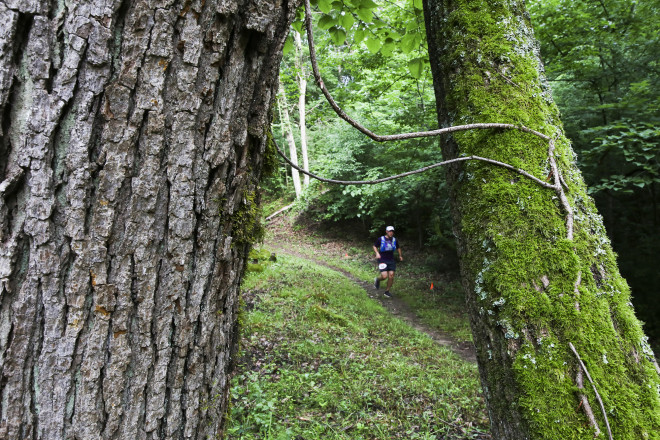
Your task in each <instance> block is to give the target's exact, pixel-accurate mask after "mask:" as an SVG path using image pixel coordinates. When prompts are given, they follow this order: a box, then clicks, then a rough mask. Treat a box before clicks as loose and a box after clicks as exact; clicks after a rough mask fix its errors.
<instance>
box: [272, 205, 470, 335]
mask: <svg viewBox="0 0 660 440" xmlns="http://www.w3.org/2000/svg"><path fill="white" fill-rule="evenodd" d="M372 242H373V240H370V238H369V236H368V235H366V234H361V233H360V232H356V231H355V228H352V227H351V226H346V225H345V226H341V227H330V228H327V227H319V226H318V225H316V224H313V223H305V222H304V221H302V222H297V223H296V222H295V221H294V220H292V219H291V218H283V219H281V220H279V221H278V223H277V224H276V225H275V226H274V227H271V228H270V229H269V231H268V234H267V245H268V243H279V244H282V243H286V244H287V245H288V246H290V247H291V248H293V249H295V251H296V252H297V253H299V254H302V255H307V256H309V257H310V258H314V259H317V260H318V259H321V260H323V261H326V262H327V263H329V264H331V265H332V266H336V267H339V268H342V269H344V270H346V271H348V272H350V273H352V274H353V275H354V276H356V277H357V278H359V279H361V280H364V281H373V279H374V277H375V276H376V273H377V271H376V266H375V259H374V253H373V250H372V248H371V243H372ZM401 242H402V243H403V246H404V247H403V256H404V261H403V262H402V263H398V264H397V272H396V278H395V283H394V286H393V289H392V291H393V292H394V293H395V295H397V297H399V298H401V299H402V300H403V301H404V302H405V303H406V304H407V305H408V307H409V308H410V309H411V310H412V311H413V312H414V313H415V314H416V315H417V317H418V318H419V320H420V321H421V322H423V323H424V324H426V325H428V326H430V327H432V328H435V329H437V330H439V331H442V332H444V333H447V334H449V335H451V336H452V337H453V338H454V339H456V340H457V341H470V342H471V341H472V333H471V331H470V325H469V321H468V317H467V313H466V309H465V301H464V297H463V291H462V287H461V285H460V281H459V275H458V270H457V268H453V269H452V270H446V269H445V270H440V269H441V268H443V266H442V260H443V258H442V255H440V256H439V255H438V251H434V250H428V249H424V250H420V249H417V248H415V247H414V246H411V245H410V242H409V241H407V240H405V238H403V239H401ZM431 286H432V287H433V288H431Z"/></svg>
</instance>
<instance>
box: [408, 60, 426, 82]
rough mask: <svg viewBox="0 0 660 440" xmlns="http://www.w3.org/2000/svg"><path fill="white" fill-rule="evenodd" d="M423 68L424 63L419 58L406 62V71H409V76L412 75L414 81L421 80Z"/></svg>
mask: <svg viewBox="0 0 660 440" xmlns="http://www.w3.org/2000/svg"><path fill="white" fill-rule="evenodd" d="M423 67H424V62H423V61H422V59H421V58H414V59H412V60H410V61H408V70H410V75H412V77H413V78H415V79H419V78H421V76H422V68H423Z"/></svg>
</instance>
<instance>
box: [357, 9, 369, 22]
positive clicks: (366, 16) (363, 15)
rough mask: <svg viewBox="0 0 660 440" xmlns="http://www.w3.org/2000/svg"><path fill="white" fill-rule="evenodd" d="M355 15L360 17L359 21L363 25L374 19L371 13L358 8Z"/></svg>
mask: <svg viewBox="0 0 660 440" xmlns="http://www.w3.org/2000/svg"><path fill="white" fill-rule="evenodd" d="M355 13H356V14H357V16H358V17H360V20H362V21H364V22H365V23H369V22H371V20H372V19H373V17H374V14H373V11H372V10H371V9H367V8H360V9H358V10H357V11H355Z"/></svg>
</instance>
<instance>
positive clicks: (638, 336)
mask: <svg viewBox="0 0 660 440" xmlns="http://www.w3.org/2000/svg"><path fill="white" fill-rule="evenodd" d="M424 8H425V15H426V22H427V32H428V40H429V51H430V57H431V65H432V70H433V76H434V85H435V89H436V97H437V103H438V114H439V122H440V125H441V126H450V125H459V124H468V123H478V122H502V123H513V124H521V125H525V126H528V127H530V128H532V129H535V130H538V131H540V132H543V133H545V134H547V135H550V136H557V142H556V144H557V150H556V153H555V156H556V157H557V161H558V165H559V169H560V171H561V174H562V175H563V176H564V179H565V180H566V183H567V187H568V189H567V195H568V201H569V203H570V206H571V207H572V209H573V211H574V212H575V233H574V238H573V239H572V240H571V239H570V238H569V237H568V235H567V223H566V221H565V220H566V212H565V211H564V210H563V209H562V207H561V205H560V203H559V201H558V200H557V197H556V194H555V192H553V191H552V190H549V189H545V188H542V187H541V186H540V185H538V184H536V183H534V182H533V181H531V180H529V179H526V178H521V177H520V176H518V175H516V174H513V173H511V172H510V171H507V170H505V169H503V168H497V167H493V166H491V165H489V164H484V163H482V162H471V163H464V165H459V166H456V167H454V168H452V169H451V170H450V171H449V172H448V179H449V182H450V187H451V198H452V202H453V208H452V209H453V218H454V228H455V233H456V236H457V239H458V249H459V254H460V258H461V270H462V276H463V284H464V287H465V292H466V295H467V304H468V308H469V313H470V320H471V325H472V331H473V335H474V340H475V344H476V346H477V353H478V362H479V370H480V375H481V380H482V385H483V389H484V394H485V397H486V400H487V404H488V408H489V412H490V415H491V422H492V430H493V434H494V436H495V438H497V439H511V440H520V439H549V440H556V439H568V438H570V439H577V438H584V439H592V438H593V437H594V432H595V431H598V430H600V431H601V437H600V438H607V434H605V432H606V423H605V417H604V416H603V414H602V413H601V410H600V407H599V403H598V401H597V400H596V397H595V394H594V391H593V390H592V388H591V384H590V383H589V382H588V381H587V379H586V375H585V374H584V373H583V372H582V370H581V369H580V367H579V365H578V360H577V359H576V356H575V354H574V353H573V352H572V351H571V349H570V348H569V343H571V342H572V343H573V344H574V345H575V347H576V349H577V352H578V353H579V355H580V356H581V357H582V359H583V360H584V362H585V365H586V368H587V370H588V372H589V373H590V374H591V377H592V379H593V380H594V382H595V384H596V387H597V390H598V392H599V394H600V396H601V397H602V400H603V403H604V407H605V411H606V413H607V418H608V420H609V424H610V425H611V428H612V431H613V435H614V438H615V439H617V440H621V439H631V440H632V439H648V438H655V439H657V438H660V398H659V391H660V380H659V377H658V371H657V364H656V363H655V360H654V357H653V353H652V352H651V350H650V348H649V346H648V344H647V342H646V338H645V336H644V334H643V332H642V329H641V326H640V323H639V322H638V320H637V319H636V318H635V316H634V313H633V310H632V305H631V304H630V292H629V289H628V286H627V284H626V283H625V281H624V280H623V279H622V278H621V276H620V275H619V272H618V269H617V264H616V261H615V255H614V253H613V252H612V249H611V247H610V244H609V241H608V239H607V237H606V235H605V230H604V228H603V225H602V221H601V218H600V216H599V215H598V213H597V212H596V210H595V208H594V204H593V202H592V200H591V199H590V198H589V197H588V196H587V194H586V188H585V185H584V183H583V180H582V177H581V175H580V173H579V171H578V169H577V168H576V165H575V156H574V153H573V152H572V150H571V147H570V144H569V142H568V140H567V139H565V138H564V137H563V136H562V128H561V123H560V120H559V114H558V111H557V108H556V107H555V105H554V103H553V102H552V98H551V96H550V92H549V89H548V87H547V85H546V84H545V83H544V78H543V74H542V66H541V64H540V61H539V58H538V53H537V49H536V48H537V45H536V42H535V40H534V37H533V32H532V29H531V27H530V23H529V19H528V17H527V15H526V12H525V9H524V2H523V1H522V0H515V1H507V2H492V1H485V0H475V1H469V2H455V1H451V0H425V2H424ZM443 152H444V154H445V158H446V159H449V158H453V157H458V156H464V155H478V156H482V157H490V158H493V159H497V160H500V161H502V162H508V163H511V164H514V165H515V166H517V167H520V168H523V169H525V170H527V171H529V172H531V173H532V174H534V175H536V176H537V177H539V178H542V179H545V176H548V174H549V172H550V163H549V161H548V145H547V143H546V142H544V141H542V140H540V139H538V138H535V137H533V136H531V135H529V134H527V133H521V132H519V131H515V130H510V131H496V130H491V131H479V132H465V133H462V134H456V135H454V136H453V137H452V138H451V139H449V140H448V142H446V143H444V146H443ZM582 387H583V388H582ZM576 408H577V410H576ZM590 418H591V419H592V420H591V421H590ZM596 425H597V426H596Z"/></svg>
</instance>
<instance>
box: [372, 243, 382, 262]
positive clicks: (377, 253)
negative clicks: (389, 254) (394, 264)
mask: <svg viewBox="0 0 660 440" xmlns="http://www.w3.org/2000/svg"><path fill="white" fill-rule="evenodd" d="M372 247H373V248H374V252H375V253H376V258H378V259H379V260H380V252H378V248H377V247H376V246H372Z"/></svg>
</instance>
